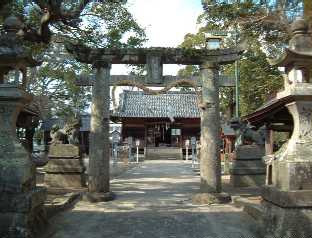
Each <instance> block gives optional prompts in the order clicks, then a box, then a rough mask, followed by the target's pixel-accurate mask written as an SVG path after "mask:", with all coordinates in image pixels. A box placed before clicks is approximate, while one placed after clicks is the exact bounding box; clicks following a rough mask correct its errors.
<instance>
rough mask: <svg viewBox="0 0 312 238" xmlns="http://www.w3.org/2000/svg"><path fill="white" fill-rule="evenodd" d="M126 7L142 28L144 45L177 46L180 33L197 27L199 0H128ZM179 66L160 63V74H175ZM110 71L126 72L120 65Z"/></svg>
mask: <svg viewBox="0 0 312 238" xmlns="http://www.w3.org/2000/svg"><path fill="white" fill-rule="evenodd" d="M127 5H128V9H129V11H130V12H131V13H132V14H133V16H134V18H135V19H136V20H137V22H138V23H139V24H140V25H141V26H142V27H143V28H145V29H146V35H147V38H148V39H149V41H148V42H147V43H146V45H145V47H177V46H178V45H179V44H181V43H182V41H183V39H184V35H185V34H187V33H195V32H196V31H197V26H196V21H197V17H198V16H199V14H200V13H201V11H202V6H201V0H128V3H127ZM178 69H179V67H178V66H176V65H164V75H176V73H177V71H178ZM111 73H112V74H127V69H126V68H125V67H124V66H121V65H113V67H112V72H111Z"/></svg>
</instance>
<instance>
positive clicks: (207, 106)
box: [200, 62, 221, 193]
mask: <svg viewBox="0 0 312 238" xmlns="http://www.w3.org/2000/svg"><path fill="white" fill-rule="evenodd" d="M201 80H202V104H201V138H200V142H201V148H200V177H201V185H200V189H201V192H203V193H219V192H221V161H220V145H219V144H220V115H219V85H218V65H217V64H215V63H212V62H206V63H204V64H202V65H201Z"/></svg>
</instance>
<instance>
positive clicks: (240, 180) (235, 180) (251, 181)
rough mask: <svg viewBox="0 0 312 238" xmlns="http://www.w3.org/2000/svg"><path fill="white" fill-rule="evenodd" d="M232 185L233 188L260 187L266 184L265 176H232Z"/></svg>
mask: <svg viewBox="0 0 312 238" xmlns="http://www.w3.org/2000/svg"><path fill="white" fill-rule="evenodd" d="M230 183H231V185H232V186H233V187H258V186H262V185H263V184H264V183H265V174H252V175H238V174H232V175H231V177H230Z"/></svg>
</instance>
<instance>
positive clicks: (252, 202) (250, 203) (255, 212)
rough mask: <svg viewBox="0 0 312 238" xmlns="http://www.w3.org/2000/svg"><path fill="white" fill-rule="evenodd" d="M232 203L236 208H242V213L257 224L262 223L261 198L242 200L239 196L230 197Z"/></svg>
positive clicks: (262, 209)
mask: <svg viewBox="0 0 312 238" xmlns="http://www.w3.org/2000/svg"><path fill="white" fill-rule="evenodd" d="M232 203H233V204H234V206H236V207H243V211H244V212H246V213H247V214H248V215H249V216H251V217H252V218H253V219H255V220H256V221H257V222H262V220H263V216H264V208H263V206H262V205H261V197H251V198H244V197H241V196H232Z"/></svg>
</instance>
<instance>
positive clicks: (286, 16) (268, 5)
mask: <svg viewBox="0 0 312 238" xmlns="http://www.w3.org/2000/svg"><path fill="white" fill-rule="evenodd" d="M202 4H203V8H204V12H203V13H202V14H201V15H200V16H199V17H198V24H199V25H200V26H201V27H200V29H199V30H198V32H197V33H196V34H187V35H186V36H185V38H184V41H183V43H182V44H181V47H186V48H188V47H195V48H196V47H197V48H200V47H205V40H206V37H205V35H206V34H207V33H210V32H212V31H223V32H228V34H227V35H226V36H225V37H224V39H223V46H224V47H235V46H236V45H237V44H240V45H241V46H244V48H245V49H246V52H245V53H244V54H243V56H242V58H241V60H240V62H239V72H240V84H239V87H240V103H241V106H240V111H241V115H246V114H248V113H250V112H252V111H254V110H255V109H256V108H257V107H259V106H261V105H262V104H263V103H264V102H265V101H266V100H267V99H268V98H270V97H271V96H272V95H273V94H274V93H275V92H276V91H278V90H280V89H281V88H282V85H283V79H282V76H281V75H280V74H279V72H278V70H277V69H276V68H274V67H271V66H270V65H269V63H268V62H267V60H266V58H267V57H277V56H278V55H279V54H281V52H282V49H283V48H284V47H285V46H286V45H287V43H288V40H289V39H290V36H291V31H290V23H291V22H292V20H293V19H294V18H295V17H296V16H298V15H300V14H302V11H303V1H302V0H292V1H287V0H270V1H269V0H226V1H225V0H202ZM190 71H192V69H190V68H186V69H184V70H182V71H180V73H182V74H183V73H185V72H187V73H188V74H191V72H190ZM195 72H196V73H197V72H198V69H196V70H195ZM221 72H222V73H223V74H227V75H234V66H233V65H232V66H227V67H222V68H221ZM220 99H221V110H223V112H224V113H226V109H228V108H230V107H231V104H232V101H233V100H232V99H233V91H232V90H231V89H229V88H221V90H220Z"/></svg>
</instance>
